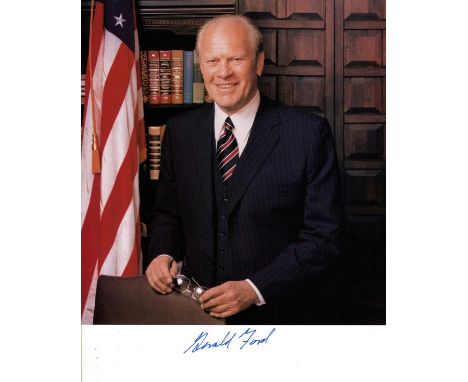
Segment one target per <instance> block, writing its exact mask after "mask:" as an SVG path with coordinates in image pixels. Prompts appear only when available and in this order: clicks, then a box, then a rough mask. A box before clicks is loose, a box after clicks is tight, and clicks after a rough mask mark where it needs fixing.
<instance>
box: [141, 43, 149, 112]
mask: <svg viewBox="0 0 468 382" xmlns="http://www.w3.org/2000/svg"><path fill="white" fill-rule="evenodd" d="M140 72H141V92H142V94H143V103H148V92H149V78H148V52H147V51H146V50H141V51H140Z"/></svg>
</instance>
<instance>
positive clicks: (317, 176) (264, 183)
mask: <svg viewBox="0 0 468 382" xmlns="http://www.w3.org/2000/svg"><path fill="white" fill-rule="evenodd" d="M197 53H198V55H199V58H200V67H201V71H202V73H203V77H204V82H205V86H206V88H207V90H208V93H209V95H210V97H211V98H212V99H213V100H214V103H212V104H206V105H203V106H202V107H200V108H199V109H197V110H194V111H191V112H189V113H186V114H183V115H179V116H177V117H174V118H172V119H170V120H169V121H168V122H167V127H166V132H165V135H164V141H163V144H162V159H161V174H160V182H159V186H158V190H157V196H156V202H155V207H154V211H153V218H152V223H151V226H150V232H149V250H150V253H151V256H154V259H153V260H152V261H151V263H150V264H149V266H148V268H147V270H146V275H147V278H148V281H149V283H150V285H151V286H152V287H153V288H154V289H155V290H156V291H158V292H159V293H163V294H165V293H170V292H171V290H172V286H171V283H172V281H173V279H174V276H175V274H176V272H177V267H176V261H179V260H183V261H184V267H185V269H184V273H185V274H187V275H188V276H191V277H193V278H194V279H195V280H196V281H197V282H198V283H199V284H202V285H204V286H206V287H209V288H210V289H209V290H208V291H206V292H205V293H204V294H203V295H202V296H201V298H200V302H201V307H202V308H203V309H205V310H206V311H208V312H210V314H211V315H212V316H215V317H222V318H228V323H249V324H250V323H260V324H261V323H313V322H325V321H326V318H325V319H324V315H323V311H321V310H322V309H324V306H325V305H326V303H327V299H328V298H329V295H330V293H328V292H329V289H328V288H329V286H330V285H331V284H330V283H329V282H327V281H326V280H328V279H330V278H329V277H328V275H330V274H333V273H334V272H333V270H334V268H335V266H336V264H338V263H339V261H337V260H338V259H339V250H338V244H337V243H338V236H339V228H340V216H341V210H340V194H339V172H338V167H337V162H336V154H335V150H334V145H333V140H332V135H331V132H330V128H329V126H328V124H327V122H326V121H325V120H324V119H322V118H320V117H318V116H315V115H312V114H307V113H303V112H300V111H297V110H294V109H293V108H291V107H288V106H285V105H283V104H280V103H277V102H274V101H272V100H269V99H268V98H266V97H264V96H263V95H260V93H259V91H258V88H257V76H260V75H261V74H262V71H263V66H264V52H263V44H262V36H261V34H260V32H259V31H258V29H257V28H256V27H255V26H254V25H253V24H252V23H251V22H250V21H249V20H248V19H247V18H245V17H243V16H233V15H230V16H221V17H218V18H216V19H213V20H211V21H210V22H209V23H207V24H206V25H205V26H204V27H202V28H201V30H200V31H199V34H198V36H197ZM174 260H176V261H174ZM324 302H325V305H324Z"/></svg>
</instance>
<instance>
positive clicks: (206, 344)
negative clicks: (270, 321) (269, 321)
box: [184, 328, 276, 353]
mask: <svg viewBox="0 0 468 382" xmlns="http://www.w3.org/2000/svg"><path fill="white" fill-rule="evenodd" d="M275 330H276V328H274V329H272V330H271V331H270V334H268V335H267V336H266V337H263V338H258V335H256V332H257V330H256V329H250V328H247V330H246V331H245V332H243V333H242V334H240V335H239V336H237V333H232V334H231V331H230V330H229V331H228V332H227V333H226V335H225V336H224V338H223V339H222V340H221V341H216V342H212V340H211V339H210V340H208V334H209V333H208V332H203V331H202V332H201V333H200V335H199V336H198V337H197V338H196V339H195V341H194V342H193V343H192V344H191V345H190V346H189V347H188V348H187V349H186V350H185V351H184V353H187V352H188V351H189V350H191V352H192V353H195V352H197V351H199V350H204V349H212V348H221V347H224V348H227V349H230V346H231V345H232V346H233V347H235V346H236V345H234V344H235V343H237V345H239V344H240V347H239V349H244V347H245V346H247V345H248V346H253V345H257V346H258V345H262V344H266V343H267V342H268V340H269V339H270V337H271V335H272V334H273V333H274V332H275Z"/></svg>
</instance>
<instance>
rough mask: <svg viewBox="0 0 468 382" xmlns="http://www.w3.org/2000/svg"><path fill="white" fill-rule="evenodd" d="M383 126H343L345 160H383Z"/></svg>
mask: <svg viewBox="0 0 468 382" xmlns="http://www.w3.org/2000/svg"><path fill="white" fill-rule="evenodd" d="M384 134H385V133H384V125H383V124H348V125H345V159H351V160H378V159H384Z"/></svg>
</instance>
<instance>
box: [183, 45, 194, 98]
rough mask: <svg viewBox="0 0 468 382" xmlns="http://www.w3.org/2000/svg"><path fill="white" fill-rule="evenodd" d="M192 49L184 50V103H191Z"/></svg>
mask: <svg viewBox="0 0 468 382" xmlns="http://www.w3.org/2000/svg"><path fill="white" fill-rule="evenodd" d="M192 83H193V50H186V51H184V103H192V98H193V90H192Z"/></svg>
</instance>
